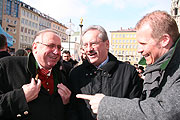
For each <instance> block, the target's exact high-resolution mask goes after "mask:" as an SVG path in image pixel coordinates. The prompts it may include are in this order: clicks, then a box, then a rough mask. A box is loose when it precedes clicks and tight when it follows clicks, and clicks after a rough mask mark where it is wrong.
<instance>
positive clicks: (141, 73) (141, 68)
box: [138, 66, 144, 80]
mask: <svg viewBox="0 0 180 120" xmlns="http://www.w3.org/2000/svg"><path fill="white" fill-rule="evenodd" d="M138 73H139V76H140V77H141V78H142V79H143V80H144V75H143V73H144V67H143V66H139V67H138Z"/></svg>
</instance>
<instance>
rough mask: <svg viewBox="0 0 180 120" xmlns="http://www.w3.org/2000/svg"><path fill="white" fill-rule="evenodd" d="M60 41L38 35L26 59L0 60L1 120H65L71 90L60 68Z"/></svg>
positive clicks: (47, 33) (45, 33)
mask: <svg viewBox="0 0 180 120" xmlns="http://www.w3.org/2000/svg"><path fill="white" fill-rule="evenodd" d="M61 50H62V46H61V39H60V37H59V36H58V34H57V33H56V32H55V31H53V30H51V29H45V30H42V31H40V32H38V33H37V34H36V36H35V40H34V42H33V45H32V53H30V54H29V55H28V56H24V57H21V56H13V57H6V58H4V59H1V60H0V101H1V102H0V119H1V120H17V119H21V120H25V119H28V120H65V112H66V111H65V107H66V106H65V105H66V104H68V103H69V98H70V95H71V91H70V90H69V89H68V88H67V87H66V85H67V80H66V77H65V75H64V70H63V69H61V64H60V57H61Z"/></svg>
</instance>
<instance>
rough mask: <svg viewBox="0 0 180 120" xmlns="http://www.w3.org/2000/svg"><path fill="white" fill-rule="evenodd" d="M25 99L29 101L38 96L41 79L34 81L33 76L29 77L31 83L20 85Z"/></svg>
mask: <svg viewBox="0 0 180 120" xmlns="http://www.w3.org/2000/svg"><path fill="white" fill-rule="evenodd" d="M22 88H23V91H24V94H25V97H26V101H27V102H30V101H32V100H34V99H36V98H37V97H38V94H39V91H40V88H41V80H39V79H38V80H37V83H36V82H35V80H34V78H32V79H31V83H29V84H25V85H23V86H22Z"/></svg>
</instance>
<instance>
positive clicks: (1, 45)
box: [0, 34, 11, 58]
mask: <svg viewBox="0 0 180 120" xmlns="http://www.w3.org/2000/svg"><path fill="white" fill-rule="evenodd" d="M7 47H8V46H7V39H6V36H4V35H3V34H0V58H2V57H6V56H11V55H10V54H9V53H8V52H7Z"/></svg>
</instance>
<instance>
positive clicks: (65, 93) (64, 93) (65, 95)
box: [57, 83, 71, 105]
mask: <svg viewBox="0 0 180 120" xmlns="http://www.w3.org/2000/svg"><path fill="white" fill-rule="evenodd" d="M57 88H58V93H59V95H60V96H61V98H62V101H63V104H64V105H65V104H68V103H69V100H70V96H71V91H70V90H69V89H68V88H67V87H66V86H65V85H63V84H62V83H61V84H58V85H57Z"/></svg>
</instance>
